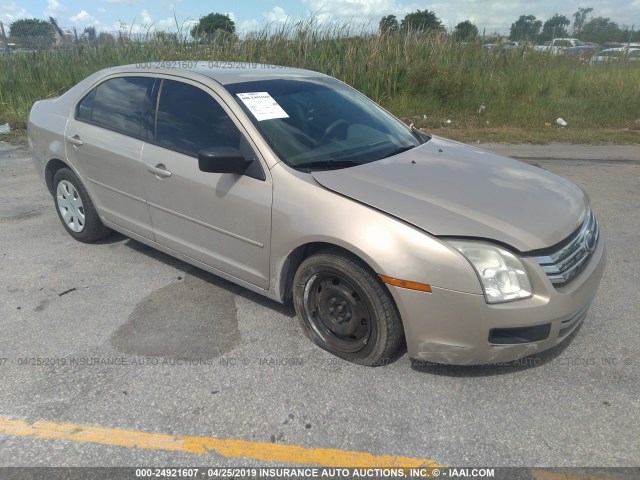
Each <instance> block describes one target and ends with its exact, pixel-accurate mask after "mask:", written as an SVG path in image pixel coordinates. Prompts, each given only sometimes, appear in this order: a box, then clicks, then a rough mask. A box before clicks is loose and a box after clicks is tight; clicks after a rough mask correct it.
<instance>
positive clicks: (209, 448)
mask: <svg viewBox="0 0 640 480" xmlns="http://www.w3.org/2000/svg"><path fill="white" fill-rule="evenodd" d="M0 435H11V436H16V437H36V438H45V439H54V440H69V441H72V442H80V443H96V444H99V445H112V446H119V447H128V448H144V449H151V450H164V451H167V452H183V453H193V454H200V455H206V454H208V453H209V452H215V453H217V454H218V455H222V456H225V457H241V458H248V459H254V460H264V461H269V462H281V463H286V464H298V465H319V466H323V467H341V468H348V467H357V468H367V467H379V468H394V467H407V468H415V467H425V468H429V467H436V466H438V465H437V464H436V463H435V461H433V460H429V459H419V458H411V457H399V456H394V455H372V454H370V453H365V452H350V451H346V450H339V449H336V448H307V447H300V446H296V445H281V444H277V443H262V442H249V441H246V440H233V439H219V438H212V437H189V436H173V435H168V434H165V433H152V432H139V431H135V430H122V429H119V428H105V427H93V426H87V425H77V424H73V423H57V422H34V423H28V422H25V421H24V420H15V419H11V418H4V417H0Z"/></svg>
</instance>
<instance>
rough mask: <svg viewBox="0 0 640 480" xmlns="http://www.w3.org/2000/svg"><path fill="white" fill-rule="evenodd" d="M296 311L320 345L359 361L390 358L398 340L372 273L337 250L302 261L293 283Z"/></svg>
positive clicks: (394, 315)
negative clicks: (336, 251)
mask: <svg viewBox="0 0 640 480" xmlns="http://www.w3.org/2000/svg"><path fill="white" fill-rule="evenodd" d="M293 297H294V305H295V309H296V313H297V314H298V318H299V319H300V323H301V325H302V328H303V329H304V331H305V333H306V335H307V336H308V337H309V338H310V339H311V340H312V341H313V342H314V343H316V344H317V345H318V346H319V347H321V348H323V349H324V350H326V351H328V352H330V353H332V354H334V355H336V356H338V357H340V358H344V359H346V360H349V361H351V362H354V363H359V364H362V365H382V364H385V363H387V362H388V361H389V359H390V357H391V356H392V355H393V354H394V353H395V352H396V350H397V349H398V346H399V345H400V342H401V341H402V335H403V329H402V322H401V321H400V316H399V315H398V312H397V311H396V308H395V305H394V304H393V301H392V300H391V298H390V296H389V293H388V292H387V291H386V290H385V289H384V287H383V285H382V284H381V282H380V280H379V279H378V278H377V276H376V275H375V273H373V272H371V271H370V269H369V268H368V267H366V266H365V265H362V264H361V263H360V262H358V261H357V260H355V259H353V258H351V257H349V256H347V255H342V254H340V253H334V252H321V253H318V254H315V255H313V256H311V257H309V258H307V259H305V260H304V261H303V262H302V264H301V265H300V267H299V268H298V271H297V272H296V275H295V278H294V285H293Z"/></svg>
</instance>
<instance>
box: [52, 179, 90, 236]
mask: <svg viewBox="0 0 640 480" xmlns="http://www.w3.org/2000/svg"><path fill="white" fill-rule="evenodd" d="M56 195H57V197H58V210H60V216H61V217H62V219H63V221H64V223H65V224H66V225H67V227H69V229H71V230H72V231H74V232H76V233H80V232H81V231H82V230H83V229H84V205H83V204H82V199H81V198H80V194H79V193H78V191H77V190H76V188H75V187H74V186H73V184H72V183H71V182H69V181H67V180H61V181H60V183H58V188H57V192H56Z"/></svg>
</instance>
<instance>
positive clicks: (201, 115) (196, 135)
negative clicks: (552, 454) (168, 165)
mask: <svg viewBox="0 0 640 480" xmlns="http://www.w3.org/2000/svg"><path fill="white" fill-rule="evenodd" d="M240 139H241V134H240V131H239V130H238V128H237V127H236V126H235V124H234V123H233V121H232V120H231V118H229V116H228V115H227V113H226V112H225V111H224V109H223V108H222V107H221V106H220V104H219V103H218V102H217V101H216V100H215V99H214V98H213V97H212V96H211V95H209V94H208V93H206V92H205V91H204V90H201V89H200V88H198V87H195V86H193V85H189V84H187V83H182V82H177V81H174V80H164V81H163V83H162V87H161V89H160V99H159V104H158V115H157V119H156V128H155V140H156V143H158V144H159V145H161V146H163V147H166V148H169V149H171V150H176V151H178V152H181V153H184V154H186V155H191V156H194V157H196V156H197V155H198V152H199V151H200V150H205V149H208V148H213V147H233V148H236V149H239V148H240Z"/></svg>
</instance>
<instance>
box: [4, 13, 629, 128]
mask: <svg viewBox="0 0 640 480" xmlns="http://www.w3.org/2000/svg"><path fill="white" fill-rule="evenodd" d="M77 47H78V46H74V48H70V49H65V50H58V51H52V50H48V51H32V52H17V53H14V54H12V55H10V56H5V55H0V124H2V123H5V122H9V123H11V125H12V126H14V127H18V128H21V127H24V125H25V123H26V119H27V115H28V112H29V109H30V108H31V105H32V104H33V102H35V101H36V100H39V99H42V98H50V97H54V96H57V95H60V94H61V93H63V92H64V91H65V90H67V89H68V88H70V87H71V86H72V85H74V84H75V83H77V82H78V81H80V80H81V79H83V78H85V77H86V76H88V75H90V74H91V73H93V72H95V71H97V70H99V69H102V68H105V67H110V66H115V65H123V64H129V63H137V62H145V61H152V60H178V59H181V60H182V59H184V60H223V61H226V60H232V61H248V62H261V63H270V64H278V65H287V66H293V67H301V68H307V69H310V70H316V71H320V72H323V73H326V74H328V75H332V76H334V77H337V78H339V79H340V80H342V81H344V82H346V83H348V84H350V85H352V86H354V87H355V88H357V89H358V90H360V91H362V92H363V93H365V94H366V95H368V96H369V97H370V98H372V99H373V100H375V101H377V102H378V103H380V104H381V105H382V106H384V107H385V108H387V109H388V110H390V111H391V112H393V113H395V114H396V115H398V116H399V117H402V118H409V119H413V120H414V121H415V123H416V124H417V125H418V126H421V127H431V128H438V127H442V126H443V125H445V122H446V121H447V120H451V121H452V122H451V123H450V124H448V125H451V127H453V128H456V127H465V128H467V127H469V128H474V129H478V128H497V127H509V128H523V129H530V128H543V126H544V124H545V122H554V121H555V119H556V118H557V117H562V118H564V119H566V120H567V121H568V122H569V127H570V128H624V127H625V126H628V125H629V124H630V123H632V122H634V121H635V120H636V119H638V118H639V117H640V64H633V63H629V64H622V63H621V64H616V65H613V64H612V65H605V66H590V65H588V64H582V63H579V62H577V61H570V59H567V58H563V57H562V56H552V55H548V54H545V53H540V52H533V51H528V50H522V49H518V50H504V51H486V50H483V49H482V47H481V45H480V44H479V43H470V44H458V43H456V42H455V41H453V40H452V39H451V37H449V36H446V35H425V34H420V33H408V34H400V33H393V32H391V33H387V34H383V35H374V34H371V33H369V32H366V31H363V30H357V31H355V30H354V29H353V28H351V27H350V26H349V25H331V26H328V27H327V26H320V25H318V24H317V22H316V21H315V20H313V19H309V20H307V21H303V22H298V23H288V24H285V25H281V26H278V27H275V26H271V27H266V28H264V29H263V30H261V31H258V32H255V33H253V34H250V35H247V36H245V37H244V38H242V39H239V38H236V37H230V36H220V37H215V38H213V39H210V40H209V41H207V43H201V42H194V41H193V40H192V39H191V38H190V37H189V36H188V35H187V34H186V33H182V32H179V34H178V35H175V34H163V35H160V34H158V33H157V32H151V31H149V32H148V33H147V35H146V36H144V38H133V37H132V36H131V35H121V36H120V38H118V40H117V41H116V42H115V44H114V45H100V46H98V45H89V44H81V45H80V46H79V48H77ZM481 104H484V105H485V106H486V109H484V110H483V111H481V112H479V107H480V105H481Z"/></svg>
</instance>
